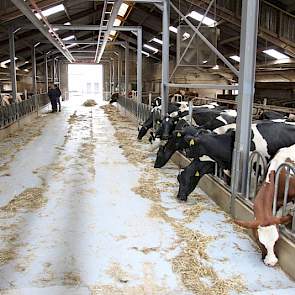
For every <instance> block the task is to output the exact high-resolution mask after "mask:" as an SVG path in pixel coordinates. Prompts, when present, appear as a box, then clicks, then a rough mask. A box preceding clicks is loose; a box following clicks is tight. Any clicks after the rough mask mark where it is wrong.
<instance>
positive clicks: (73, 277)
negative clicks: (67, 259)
mask: <svg viewBox="0 0 295 295" xmlns="http://www.w3.org/2000/svg"><path fill="white" fill-rule="evenodd" d="M63 284H64V285H67V286H79V285H80V284H81V277H80V274H79V273H74V272H66V273H65V274H64V279H63Z"/></svg>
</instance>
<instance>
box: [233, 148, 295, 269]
mask: <svg viewBox="0 0 295 295" xmlns="http://www.w3.org/2000/svg"><path fill="white" fill-rule="evenodd" d="M284 162H290V163H295V145H292V146H290V147H287V148H282V149H280V150H279V151H278V153H277V154H276V155H275V157H274V158H273V159H272V161H271V162H270V166H269V169H268V172H267V177H266V180H265V182H264V183H263V185H262V186H261V188H260V190H259V191H258V193H257V196H256V198H255V201H254V216H255V220H252V221H248V222H247V221H240V220H237V221H235V222H236V223H237V224H239V225H240V226H243V227H245V228H249V229H252V230H253V234H254V237H255V239H256V240H257V242H258V245H259V247H260V249H261V251H262V258H263V259H264V263H265V264H266V265H269V266H274V265H275V264H276V263H277V262H278V259H277V257H276V255H275V253H274V246H275V243H276V241H277V240H278V239H279V232H278V228H277V225H279V224H288V223H290V222H291V221H292V215H291V211H292V210H291V209H293V208H292V207H294V204H293V203H292V201H294V200H295V177H294V175H292V174H291V177H290V185H289V191H288V202H289V203H288V205H289V206H287V209H290V210H289V212H287V213H288V215H286V216H282V214H281V212H282V210H281V209H280V210H279V212H280V213H279V214H277V215H276V216H273V200H274V192H275V171H276V170H277V168H278V167H279V166H280V164H282V163H284ZM285 180H286V171H285V169H283V170H282V171H281V173H280V178H279V187H278V188H279V189H278V199H277V200H278V202H277V208H276V209H277V210H278V209H279V208H280V207H282V205H283V198H284V189H285ZM292 205H293V206H292ZM287 211H288V210H287Z"/></svg>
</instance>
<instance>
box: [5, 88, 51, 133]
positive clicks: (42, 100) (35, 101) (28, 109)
mask: <svg viewBox="0 0 295 295" xmlns="http://www.w3.org/2000/svg"><path fill="white" fill-rule="evenodd" d="M48 103H49V98H48V96H47V94H45V93H44V94H37V95H33V96H32V97H31V98H29V99H26V100H23V101H21V102H18V103H12V104H11V105H7V106H0V129H3V128H5V127H7V126H9V125H10V124H12V123H14V122H16V121H17V120H19V119H20V118H22V117H24V116H26V115H28V114H30V113H32V112H37V111H38V110H39V109H40V108H42V107H44V106H46V105H47V104H48Z"/></svg>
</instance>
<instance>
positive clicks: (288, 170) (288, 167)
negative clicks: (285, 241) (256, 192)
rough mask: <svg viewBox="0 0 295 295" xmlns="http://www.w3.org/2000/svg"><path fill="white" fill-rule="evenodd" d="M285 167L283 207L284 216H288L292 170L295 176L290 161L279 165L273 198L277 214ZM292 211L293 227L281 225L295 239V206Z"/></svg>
mask: <svg viewBox="0 0 295 295" xmlns="http://www.w3.org/2000/svg"><path fill="white" fill-rule="evenodd" d="M283 169H285V171H286V179H285V189H284V202H283V208H282V216H286V215H287V214H288V212H287V204H288V192H289V184H290V177H291V172H292V174H293V176H294V175H295V166H294V165H292V164H290V163H282V164H281V165H280V166H279V167H278V169H277V171H276V177H275V193H274V200H273V215H276V214H277V204H278V192H279V179H280V174H281V172H282V170H283ZM291 211H292V214H293V220H292V225H291V228H290V229H289V228H288V227H286V226H285V225H280V227H281V229H282V230H283V231H284V233H285V234H286V235H287V236H288V237H290V238H292V239H293V240H295V208H294V207H293V208H292V210H291Z"/></svg>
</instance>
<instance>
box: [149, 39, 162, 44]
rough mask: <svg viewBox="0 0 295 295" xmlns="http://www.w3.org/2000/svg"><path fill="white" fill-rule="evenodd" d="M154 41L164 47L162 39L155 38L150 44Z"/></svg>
mask: <svg viewBox="0 0 295 295" xmlns="http://www.w3.org/2000/svg"><path fill="white" fill-rule="evenodd" d="M152 41H154V42H156V43H158V44H161V45H163V41H162V40H160V39H158V38H153V39H152V40H151V41H150V42H152Z"/></svg>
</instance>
